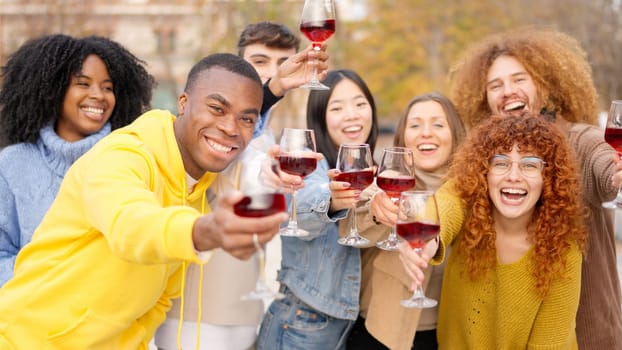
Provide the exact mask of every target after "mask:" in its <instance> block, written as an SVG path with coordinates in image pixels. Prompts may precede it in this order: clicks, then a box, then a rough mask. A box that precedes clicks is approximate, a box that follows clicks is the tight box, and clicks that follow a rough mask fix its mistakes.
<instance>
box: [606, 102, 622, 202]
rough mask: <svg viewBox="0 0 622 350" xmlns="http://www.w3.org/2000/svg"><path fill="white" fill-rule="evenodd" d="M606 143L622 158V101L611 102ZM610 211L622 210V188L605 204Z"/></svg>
mask: <svg viewBox="0 0 622 350" xmlns="http://www.w3.org/2000/svg"><path fill="white" fill-rule="evenodd" d="M605 141H607V143H608V144H610V145H611V147H613V148H614V149H615V150H616V152H618V156H619V157H620V158H622V100H614V101H611V108H609V115H608V116H607V125H606V126H605ZM603 207H604V208H608V209H622V186H621V187H618V195H617V196H616V198H615V199H614V200H612V201H609V202H603Z"/></svg>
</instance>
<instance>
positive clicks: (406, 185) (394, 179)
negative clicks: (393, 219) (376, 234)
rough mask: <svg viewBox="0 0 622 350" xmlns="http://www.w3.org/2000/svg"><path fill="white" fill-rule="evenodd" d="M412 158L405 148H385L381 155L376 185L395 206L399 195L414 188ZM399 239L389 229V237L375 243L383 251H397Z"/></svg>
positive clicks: (393, 231)
mask: <svg viewBox="0 0 622 350" xmlns="http://www.w3.org/2000/svg"><path fill="white" fill-rule="evenodd" d="M414 171H415V170H414V158H413V153H412V150H410V149H408V148H406V147H387V148H385V149H384V151H383V154H382V160H381V161H380V167H379V169H378V176H377V177H376V185H378V187H379V188H380V189H382V190H383V191H384V192H385V193H386V194H387V195H388V196H389V197H390V198H391V200H392V201H393V202H394V203H396V204H397V202H398V200H399V198H400V193H401V192H402V191H407V190H410V189H413V188H414V187H415V173H414ZM399 243H400V239H399V237H398V236H397V234H396V232H395V225H394V226H392V227H391V232H390V233H389V236H388V237H387V238H386V239H384V240H381V241H378V242H376V246H377V247H378V248H380V249H384V250H397V249H398V245H399Z"/></svg>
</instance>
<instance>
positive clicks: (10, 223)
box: [0, 123, 110, 286]
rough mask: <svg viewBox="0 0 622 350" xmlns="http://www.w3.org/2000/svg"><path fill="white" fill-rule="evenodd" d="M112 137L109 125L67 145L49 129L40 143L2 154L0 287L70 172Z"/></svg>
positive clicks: (3, 150)
mask: <svg viewBox="0 0 622 350" xmlns="http://www.w3.org/2000/svg"><path fill="white" fill-rule="evenodd" d="M109 133H110V124H109V123H108V124H106V125H105V126H104V127H103V128H102V129H101V130H99V131H98V132H97V133H95V134H92V135H90V136H88V137H86V138H84V139H82V140H80V141H77V142H67V141H65V140H63V139H61V138H60V137H59V136H58V135H57V134H56V133H55V132H54V128H53V127H52V126H48V127H45V128H43V129H41V131H40V132H39V139H38V140H37V142H36V143H19V144H15V145H11V146H7V147H5V148H4V149H2V151H0V286H2V285H4V283H5V282H6V281H8V280H9V279H10V278H11V277H12V276H13V266H14V264H15V257H16V256H17V253H18V252H19V250H20V249H21V248H22V247H23V246H24V245H26V243H28V242H30V239H31V238H32V234H33V232H34V230H35V228H37V226H38V225H39V223H40V222H41V220H42V219H43V216H44V215H45V213H46V211H47V210H48V208H49V207H50V205H51V204H52V201H54V198H55V197H56V193H57V192H58V189H59V187H60V184H61V181H62V180H63V177H64V176H65V173H66V172H67V169H69V167H70V166H71V164H73V162H75V161H76V160H77V159H78V158H79V157H80V156H81V155H82V154H84V153H85V152H86V151H87V150H89V149H90V148H91V147H92V146H93V145H94V144H95V143H96V142H97V141H99V140H100V139H101V138H102V137H104V136H106V135H107V134H109Z"/></svg>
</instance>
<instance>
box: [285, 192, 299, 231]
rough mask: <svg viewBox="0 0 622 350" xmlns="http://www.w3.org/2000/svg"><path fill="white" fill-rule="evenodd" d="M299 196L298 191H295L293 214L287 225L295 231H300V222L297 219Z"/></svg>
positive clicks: (293, 194) (293, 195)
mask: <svg viewBox="0 0 622 350" xmlns="http://www.w3.org/2000/svg"><path fill="white" fill-rule="evenodd" d="M297 194H298V191H296V190H294V192H293V193H292V212H291V215H290V217H289V223H288V224H287V228H288V229H290V230H294V231H295V230H297V229H298V220H297V219H296V211H297V209H296V207H297V199H296V197H297Z"/></svg>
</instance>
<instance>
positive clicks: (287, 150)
mask: <svg viewBox="0 0 622 350" xmlns="http://www.w3.org/2000/svg"><path fill="white" fill-rule="evenodd" d="M279 147H280V152H281V153H280V154H279V155H278V156H277V159H278V160H279V165H280V167H281V171H284V172H286V173H288V174H291V175H297V176H301V177H305V176H307V175H309V174H310V173H312V172H313V171H314V170H315V168H316V167H317V153H316V151H315V150H316V148H315V133H314V132H313V130H311V129H292V128H283V132H282V133H281V139H280V141H279ZM297 193H298V191H297V190H295V189H294V191H293V194H292V211H291V215H290V217H289V223H288V225H287V227H285V228H283V229H281V230H280V231H279V232H280V234H281V235H283V236H293V237H304V236H308V235H309V232H307V231H305V230H303V229H300V228H298V221H297V219H296V210H297V203H296V195H297Z"/></svg>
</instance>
